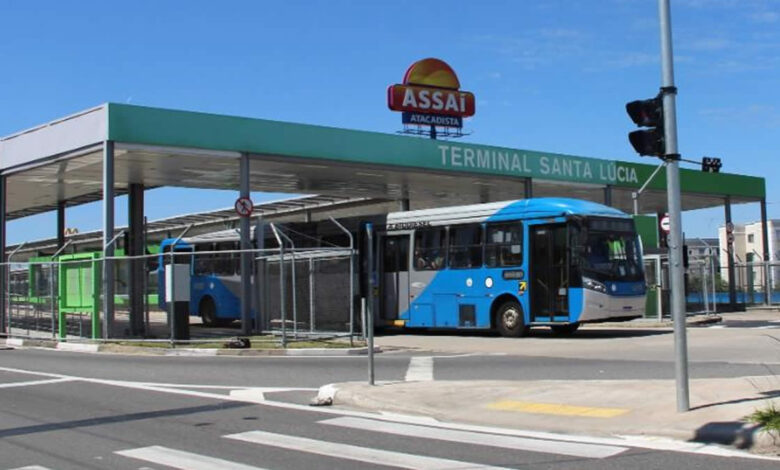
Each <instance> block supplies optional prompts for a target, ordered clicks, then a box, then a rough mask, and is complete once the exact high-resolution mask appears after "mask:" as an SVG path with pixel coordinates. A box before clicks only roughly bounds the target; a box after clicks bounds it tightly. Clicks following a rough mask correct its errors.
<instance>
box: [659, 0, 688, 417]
mask: <svg viewBox="0 0 780 470" xmlns="http://www.w3.org/2000/svg"><path fill="white" fill-rule="evenodd" d="M658 15H659V18H660V26H661V75H662V85H661V93H662V95H663V110H664V113H663V114H664V142H665V145H666V147H665V148H666V150H665V151H666V160H667V162H668V164H667V165H666V181H667V186H666V192H667V198H668V200H669V203H668V204H669V221H670V225H671V231H670V232H669V267H670V269H669V271H670V273H669V274H670V277H671V285H672V286H671V287H672V295H671V307H672V308H671V312H672V318H673V320H674V350H675V358H676V360H675V379H676V382H677V411H678V412H683V411H688V410H689V409H690V403H689V394H688V345H687V338H686V331H685V293H684V292H685V285H684V282H685V280H684V272H683V271H684V270H683V252H682V250H683V242H682V216H681V204H680V164H679V153H678V151H677V110H676V107H675V106H676V104H675V98H676V94H677V89H676V88H675V86H674V66H673V63H672V21H671V14H670V11H669V0H658Z"/></svg>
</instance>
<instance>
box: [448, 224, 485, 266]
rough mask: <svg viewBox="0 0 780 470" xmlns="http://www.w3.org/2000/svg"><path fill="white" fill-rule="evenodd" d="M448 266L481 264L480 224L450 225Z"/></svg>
mask: <svg viewBox="0 0 780 470" xmlns="http://www.w3.org/2000/svg"><path fill="white" fill-rule="evenodd" d="M449 266H450V267H451V268H476V267H478V266H482V225H480V224H469V225H453V226H452V227H450V245H449Z"/></svg>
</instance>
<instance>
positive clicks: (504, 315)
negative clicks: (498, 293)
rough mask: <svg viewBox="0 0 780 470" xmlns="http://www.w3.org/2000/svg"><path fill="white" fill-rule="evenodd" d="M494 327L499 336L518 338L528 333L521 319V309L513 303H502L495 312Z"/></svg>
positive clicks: (522, 318)
mask: <svg viewBox="0 0 780 470" xmlns="http://www.w3.org/2000/svg"><path fill="white" fill-rule="evenodd" d="M496 326H497V327H498V332H499V333H501V336H507V337H512V338H518V337H520V336H524V335H525V334H526V333H527V332H528V327H527V326H526V325H525V319H524V317H523V307H522V306H521V305H520V304H519V303H517V302H515V301H509V302H505V303H503V304H502V305H501V306H500V307H499V308H498V310H497V311H496Z"/></svg>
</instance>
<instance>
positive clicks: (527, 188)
mask: <svg viewBox="0 0 780 470" xmlns="http://www.w3.org/2000/svg"><path fill="white" fill-rule="evenodd" d="M523 186H524V188H523V190H524V194H523V199H531V198H532V197H534V182H533V179H532V178H526V179H525V184H524V185H523Z"/></svg>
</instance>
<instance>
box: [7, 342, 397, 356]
mask: <svg viewBox="0 0 780 470" xmlns="http://www.w3.org/2000/svg"><path fill="white" fill-rule="evenodd" d="M4 341H5V346H6V347H12V348H30V347H39V348H47V349H52V350H56V351H67V352H88V353H105V354H138V355H147V356H182V357H213V356H247V357H254V356H257V357H262V356H294V357H306V356H319V357H321V356H329V357H341V356H360V355H366V354H368V348H365V347H364V348H309V349H216V348H173V349H171V348H157V347H145V346H126V345H117V344H111V343H108V344H100V343H82V342H67V341H55V340H51V339H27V338H5V340H4ZM374 352H378V353H381V352H382V349H381V348H380V347H378V346H377V347H375V348H374Z"/></svg>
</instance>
